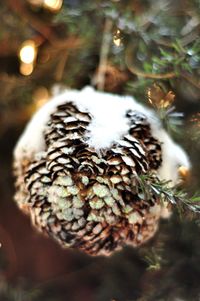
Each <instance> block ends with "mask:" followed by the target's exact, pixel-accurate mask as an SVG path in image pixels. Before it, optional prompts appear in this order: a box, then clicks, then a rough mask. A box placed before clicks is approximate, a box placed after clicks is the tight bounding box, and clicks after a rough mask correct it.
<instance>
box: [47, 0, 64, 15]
mask: <svg viewBox="0 0 200 301" xmlns="http://www.w3.org/2000/svg"><path fill="white" fill-rule="evenodd" d="M62 4H63V0H44V1H43V7H44V8H46V9H49V10H50V11H52V12H57V11H59V10H60V9H61V7H62Z"/></svg>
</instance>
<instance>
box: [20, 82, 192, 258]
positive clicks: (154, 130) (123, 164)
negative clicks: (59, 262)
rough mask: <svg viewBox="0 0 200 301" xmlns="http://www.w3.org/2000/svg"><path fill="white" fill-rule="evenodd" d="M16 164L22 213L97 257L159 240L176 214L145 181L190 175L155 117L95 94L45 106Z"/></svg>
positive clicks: (76, 94) (126, 100)
mask: <svg viewBox="0 0 200 301" xmlns="http://www.w3.org/2000/svg"><path fill="white" fill-rule="evenodd" d="M14 158H15V159H14V166H15V176H16V195H15V200H16V202H17V204H18V206H19V207H20V208H21V209H22V210H23V211H24V212H26V213H27V214H29V215H30V216H31V219H32V223H33V224H34V225H35V227H36V228H37V229H39V230H40V231H41V232H43V233H45V234H48V235H49V236H50V237H52V238H54V239H55V240H57V241H58V242H59V243H60V244H61V245H63V246H64V247H72V248H76V249H80V250H82V251H84V252H86V253H88V254H91V255H109V254H111V253H112V252H114V251H116V250H119V249H121V248H122V246H124V245H132V246H134V247H137V246H140V245H141V244H143V243H145V242H146V241H147V240H149V239H150V238H151V237H153V235H154V234H155V232H156V230H157V228H158V224H159V219H160V218H161V217H166V216H169V214H170V209H169V208H168V205H167V204H165V203H163V201H162V200H161V199H160V198H158V197H155V196H153V195H151V194H150V195H149V196H145V195H144V193H143V190H142V189H141V187H139V186H138V182H137V178H138V177H140V176H141V175H146V174H148V173H149V172H152V173H154V174H155V175H156V176H157V177H159V178H160V179H161V180H162V179H165V180H171V181H172V184H175V183H177V181H178V180H179V171H178V168H179V167H180V166H185V167H187V168H189V161H188V158H187V155H186V154H185V152H184V151H183V150H182V149H181V148H180V147H179V146H178V145H177V144H175V143H174V142H173V141H172V140H171V138H170V137H169V136H168V134H167V133H166V132H165V130H164V129H163V128H162V127H161V124H160V122H159V120H158V118H157V117H156V116H155V114H154V113H153V112H152V111H151V110H149V109H147V108H146V107H144V106H142V105H140V104H139V103H137V102H136V101H135V100H134V99H133V98H132V97H128V96H118V95H112V94H108V93H105V92H97V91H95V90H94V89H92V88H90V87H88V88H85V89H83V90H81V91H74V90H72V91H71V90H67V91H65V92H64V93H62V94H61V95H58V96H56V97H55V98H53V99H52V100H50V101H49V102H48V103H47V104H45V105H44V106H43V107H42V108H41V109H40V110H39V111H38V112H37V113H36V114H35V116H34V117H33V119H32V120H31V121H30V123H29V124H28V126H27V128H26V129H25V131H24V133H23V135H22V136H21V138H20V139H19V142H18V143H17V145H16V148H15V151H14Z"/></svg>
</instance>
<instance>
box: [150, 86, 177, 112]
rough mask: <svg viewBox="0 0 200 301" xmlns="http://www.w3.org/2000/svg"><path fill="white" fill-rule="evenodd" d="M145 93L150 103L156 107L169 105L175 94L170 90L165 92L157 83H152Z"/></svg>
mask: <svg viewBox="0 0 200 301" xmlns="http://www.w3.org/2000/svg"><path fill="white" fill-rule="evenodd" d="M147 95H148V99H149V102H150V104H151V105H153V106H154V107H156V108H157V109H166V108H168V107H170V106H171V105H172V104H173V102H174V99H175V95H174V93H173V92H172V91H169V92H168V93H165V92H164V91H163V89H162V88H161V87H160V86H159V85H158V84H153V86H152V87H150V88H149V89H148V92H147Z"/></svg>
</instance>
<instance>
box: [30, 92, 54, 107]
mask: <svg viewBox="0 0 200 301" xmlns="http://www.w3.org/2000/svg"><path fill="white" fill-rule="evenodd" d="M49 97H50V95H49V91H48V90H47V88H46V87H43V86H42V87H38V88H37V89H36V90H35V91H34V93H33V96H32V98H33V103H34V107H35V109H36V110H37V109H39V108H40V107H42V106H43V105H44V104H45V103H46V102H47V101H48V100H49Z"/></svg>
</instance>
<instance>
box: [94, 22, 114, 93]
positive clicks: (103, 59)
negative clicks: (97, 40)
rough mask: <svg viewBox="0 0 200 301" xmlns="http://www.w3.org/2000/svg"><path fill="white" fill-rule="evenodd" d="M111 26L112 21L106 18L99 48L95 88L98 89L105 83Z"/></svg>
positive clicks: (102, 87) (101, 88)
mask: <svg viewBox="0 0 200 301" xmlns="http://www.w3.org/2000/svg"><path fill="white" fill-rule="evenodd" d="M112 26H113V21H112V20H110V19H106V21H105V26H104V32H103V39H102V44H101V50H100V60H99V67H98V74H97V89H98V90H103V89H104V85H105V71H106V68H105V66H106V63H107V60H108V53H109V48H110V42H111V30H112Z"/></svg>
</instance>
